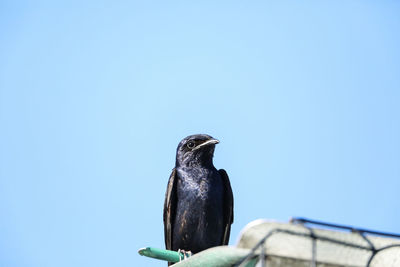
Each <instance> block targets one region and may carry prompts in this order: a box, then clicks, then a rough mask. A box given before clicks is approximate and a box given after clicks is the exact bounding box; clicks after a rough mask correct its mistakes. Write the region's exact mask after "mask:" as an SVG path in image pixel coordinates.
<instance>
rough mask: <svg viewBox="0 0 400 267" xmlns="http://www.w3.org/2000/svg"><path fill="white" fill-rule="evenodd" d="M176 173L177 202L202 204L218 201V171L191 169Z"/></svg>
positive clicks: (220, 186) (220, 190)
mask: <svg viewBox="0 0 400 267" xmlns="http://www.w3.org/2000/svg"><path fill="white" fill-rule="evenodd" d="M178 172H179V174H178V176H179V180H178V200H185V201H188V202H198V203H199V202H200V203H203V204H206V203H209V202H215V201H219V200H220V198H221V195H222V181H221V178H220V175H219V173H218V171H216V170H215V171H213V170H207V169H193V170H186V171H179V170H178ZM204 202H206V203H204ZM200 203H199V204H200ZM210 204H211V203H210Z"/></svg>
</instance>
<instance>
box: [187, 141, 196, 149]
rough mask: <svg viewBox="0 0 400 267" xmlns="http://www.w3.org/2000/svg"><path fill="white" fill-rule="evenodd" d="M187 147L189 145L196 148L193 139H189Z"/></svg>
mask: <svg viewBox="0 0 400 267" xmlns="http://www.w3.org/2000/svg"><path fill="white" fill-rule="evenodd" d="M187 147H188V148H194V147H195V143H194V142H193V141H189V142H188V143H187Z"/></svg>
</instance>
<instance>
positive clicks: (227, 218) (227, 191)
mask: <svg viewBox="0 0 400 267" xmlns="http://www.w3.org/2000/svg"><path fill="white" fill-rule="evenodd" d="M218 172H219V174H220V175H221V178H222V183H223V185H224V210H223V212H224V224H223V225H224V236H223V238H222V244H223V245H228V243H229V235H230V233H231V224H232V223H233V194H232V188H231V183H230V182H229V177H228V174H227V173H226V171H225V170H223V169H221V170H219V171H218Z"/></svg>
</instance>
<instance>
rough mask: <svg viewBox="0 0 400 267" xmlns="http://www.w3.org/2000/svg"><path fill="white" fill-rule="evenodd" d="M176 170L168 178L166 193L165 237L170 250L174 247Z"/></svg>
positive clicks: (166, 245) (167, 247)
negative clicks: (173, 226)
mask: <svg viewBox="0 0 400 267" xmlns="http://www.w3.org/2000/svg"><path fill="white" fill-rule="evenodd" d="M177 180H178V179H177V178H176V170H175V168H174V169H173V170H172V173H171V176H170V177H169V180H168V187H167V192H166V193H165V202H164V237H165V247H166V249H168V250H171V248H172V225H173V219H174V217H175V208H176V182H177Z"/></svg>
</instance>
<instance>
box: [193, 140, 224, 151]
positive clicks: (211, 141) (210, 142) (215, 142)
mask: <svg viewBox="0 0 400 267" xmlns="http://www.w3.org/2000/svg"><path fill="white" fill-rule="evenodd" d="M218 143H219V141H218V140H217V139H210V140H207V141H205V142H204V143H202V144H200V145H198V146H196V147H195V148H194V149H193V150H197V149H199V148H201V147H203V146H208V145H215V144H218Z"/></svg>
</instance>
